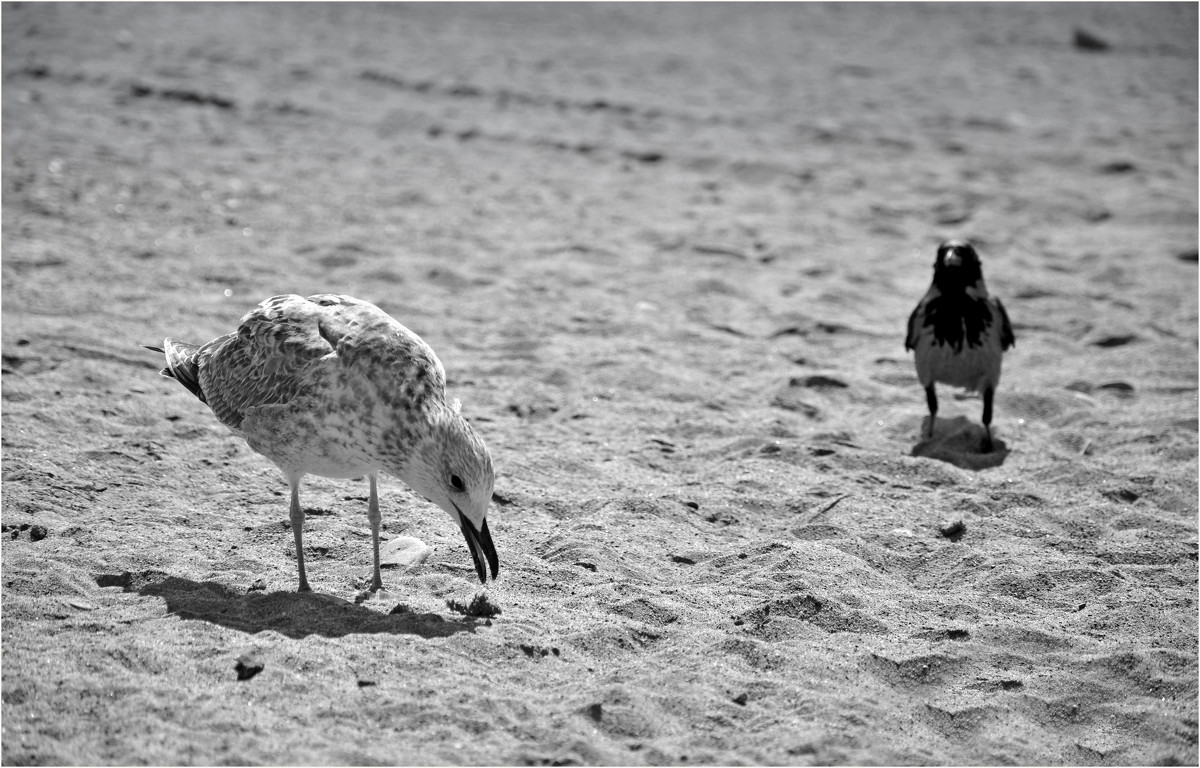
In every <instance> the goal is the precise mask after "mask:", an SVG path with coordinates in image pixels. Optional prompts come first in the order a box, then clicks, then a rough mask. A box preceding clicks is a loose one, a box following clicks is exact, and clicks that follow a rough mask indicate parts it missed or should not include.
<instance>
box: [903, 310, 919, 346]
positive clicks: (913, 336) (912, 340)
mask: <svg viewBox="0 0 1200 768" xmlns="http://www.w3.org/2000/svg"><path fill="white" fill-rule="evenodd" d="M920 314H921V305H920V304H918V305H917V308H916V309H914V310H913V311H912V314H911V315H909V316H908V336H907V337H905V339H904V349H906V350H909V349H916V348H917V316H918V315H920Z"/></svg>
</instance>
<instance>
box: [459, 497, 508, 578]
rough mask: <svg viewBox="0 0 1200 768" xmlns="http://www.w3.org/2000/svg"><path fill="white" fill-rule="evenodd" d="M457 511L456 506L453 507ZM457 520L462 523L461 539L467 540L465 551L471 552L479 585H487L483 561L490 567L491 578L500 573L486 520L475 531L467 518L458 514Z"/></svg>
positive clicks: (498, 561) (498, 560)
mask: <svg viewBox="0 0 1200 768" xmlns="http://www.w3.org/2000/svg"><path fill="white" fill-rule="evenodd" d="M455 508H456V509H457V506H456V507H455ZM458 519H459V520H460V521H461V522H462V532H463V538H465V539H466V540H467V549H469V550H471V559H472V560H474V561H475V573H477V574H479V583H481V584H486V583H487V568H486V567H485V566H484V561H485V560H486V561H487V565H488V566H491V569H492V578H493V579H495V578H496V575H497V574H498V573H499V572H500V558H499V557H498V556H497V555H496V545H495V544H493V543H492V534H491V533H489V532H488V526H487V520H484V521H483V525H481V526H479V530H478V531H476V530H475V527H474V526H472V525H471V521H470V520H468V519H467V516H466V515H464V514H462V513H461V512H459V514H458Z"/></svg>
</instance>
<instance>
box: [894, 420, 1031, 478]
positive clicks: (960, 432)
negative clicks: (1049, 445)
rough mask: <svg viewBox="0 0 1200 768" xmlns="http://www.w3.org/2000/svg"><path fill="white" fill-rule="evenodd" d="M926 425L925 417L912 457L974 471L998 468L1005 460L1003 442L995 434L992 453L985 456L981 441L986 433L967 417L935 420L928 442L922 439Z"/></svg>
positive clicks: (1006, 454)
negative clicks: (934, 460) (920, 436)
mask: <svg viewBox="0 0 1200 768" xmlns="http://www.w3.org/2000/svg"><path fill="white" fill-rule="evenodd" d="M928 425H929V417H928V416H926V417H925V419H924V420H923V421H922V422H921V435H922V438H921V440H920V441H918V442H917V444H916V445H914V446H913V449H912V455H913V456H924V457H925V458H927V459H937V460H938V461H944V462H946V463H947V464H953V465H954V466H956V467H962V468H963V469H976V470H978V469H990V468H991V467H998V466H1000V465H1001V464H1003V463H1004V460H1005V459H1006V458H1008V446H1006V445H1005V444H1004V441H1003V440H1001V439H1000V438H998V437H995V433H994V432H993V433H992V434H993V437H992V450H991V451H990V452H988V453H984V452H983V440H984V438H985V437H986V433H985V432H984V430H983V426H982V425H980V424H975V423H972V422H971V420H970V419H968V418H967V417H966V416H956V417H954V418H953V419H937V420H936V421H935V422H934V425H933V437H928V438H927V437H924V435H925V431H926V430H927V429H928Z"/></svg>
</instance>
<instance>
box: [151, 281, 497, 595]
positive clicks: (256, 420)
mask: <svg viewBox="0 0 1200 768" xmlns="http://www.w3.org/2000/svg"><path fill="white" fill-rule="evenodd" d="M146 349H149V350H151V351H154V352H162V353H163V354H165V355H166V367H165V368H163V369H162V370H161V371H159V373H160V374H161V375H162V376H165V377H167V378H171V379H175V380H176V381H178V382H179V383H180V384H182V385H183V386H184V387H186V388H187V389H188V391H190V392H191V393H192V394H193V395H195V396H196V397H198V398H200V401H201V402H202V403H205V404H207V405H208V407H209V408H211V409H212V412H213V413H214V414H216V417H217V419H219V420H220V422H221V423H222V424H224V425H225V426H227V427H229V429H230V430H232V431H233V432H234V433H235V434H237V435H239V436H241V437H243V438H245V440H246V442H247V443H248V444H249V445H250V447H251V448H252V449H253V450H254V451H256V452H258V453H260V454H262V455H263V456H266V457H267V458H268V459H270V460H271V461H273V462H275V464H276V466H278V467H279V468H280V469H281V470H282V471H283V474H284V477H286V478H287V481H288V483H290V484H291V489H292V499H291V523H292V532H293V533H294V534H295V537H296V565H297V567H298V569H299V572H300V589H299V591H300V592H310V591H312V590H311V588H310V587H309V584H308V578H307V576H306V575H305V571H304V546H303V535H304V531H303V529H304V510H303V509H301V508H300V480H301V479H302V478H303V477H304V476H305V475H306V474H313V475H319V476H321V477H333V478H357V477H362V476H364V475H365V476H366V477H367V478H368V480H369V481H370V489H371V495H370V499H369V501H368V502H367V519H368V520H369V521H370V523H371V546H372V549H373V550H374V556H375V569H374V574H373V578H372V581H371V591H372V592H374V591H377V590H380V589H382V588H383V580H382V578H381V577H380V575H379V523H380V519H381V515H380V512H379V495H378V492H377V490H376V479H377V477H378V475H379V472H380V471H383V472H387V473H388V474H390V475H393V476H395V477H398V478H400V479H401V480H403V481H404V482H405V483H407V484H408V485H409V486H410V487H411V488H412V489H413V490H414V491H416V492H417V493H418V494H420V495H421V496H423V497H424V498H425V499H427V500H428V501H431V502H433V503H434V504H437V505H438V506H439V507H441V508H442V509H443V510H445V511H446V512H447V513H448V514H449V515H450V519H451V520H453V521H454V524H455V525H457V526H459V528H460V529H461V530H462V533H463V536H464V538H466V540H467V548H468V550H469V551H470V553H471V558H472V560H474V564H475V572H476V573H477V574H478V576H479V581H480V582H481V583H485V584H486V583H487V571H486V570H485V567H484V562H485V561H486V563H487V565H488V566H490V567H491V573H492V578H493V579H495V578H496V576H497V574H498V572H499V570H500V561H499V558H498V557H497V555H496V547H495V545H494V544H493V543H492V535H491V533H489V531H488V525H487V511H488V502H489V501H490V500H491V497H492V490H493V484H494V478H495V476H494V472H493V469H492V458H491V455H490V454H489V453H488V449H487V446H485V445H484V443H483V440H482V439H481V438H480V437H479V435H478V434H477V433H476V432H475V430H474V429H473V428H472V427H471V425H470V424H469V423H467V421H466V419H464V418H463V416H462V413H461V412H460V405H459V402H458V400H453V401H452V402H449V403H447V401H446V372H445V369H444V368H442V363H441V361H439V360H438V358H437V355H435V354H434V352H433V349H432V348H430V346H429V345H428V344H426V343H425V342H424V341H423V340H422V339H421V338H420V337H419V336H417V334H415V333H413V332H412V331H410V330H409V329H408V328H405V327H404V326H403V325H401V324H400V323H399V322H397V321H396V320H395V319H393V318H392V317H390V316H389V315H388V314H387V313H385V312H384V311H383V310H381V309H379V308H378V307H376V306H375V305H374V304H371V303H369V302H366V301H362V300H360V299H355V298H352V297H350V296H339V295H334V294H319V295H316V296H309V297H308V298H302V297H300V296H295V295H287V296H273V297H271V298H269V299H266V300H265V301H263V302H262V303H261V304H259V305H258V306H257V307H255V308H254V309H252V310H250V311H249V312H248V313H246V315H245V316H244V317H243V318H242V320H241V324H240V325H239V326H238V329H237V331H236V332H235V333H230V334H227V335H225V336H221V337H219V338H216V339H213V340H212V341H210V342H208V343H207V344H202V345H199V346H197V345H195V344H189V343H187V342H183V341H179V340H178V339H172V338H168V339H166V340H165V341H164V342H163V346H162V347H161V348H160V347H146Z"/></svg>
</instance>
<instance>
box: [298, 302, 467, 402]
mask: <svg viewBox="0 0 1200 768" xmlns="http://www.w3.org/2000/svg"><path fill="white" fill-rule="evenodd" d="M308 301H309V302H312V303H313V304H314V305H315V306H317V307H320V309H321V312H320V315H319V320H318V327H319V333H320V335H321V338H322V339H324V340H325V341H326V342H327V343H328V344H329V345H330V346H331V347H332V348H333V349H334V350H336V352H337V356H338V359H339V360H340V361H341V364H342V365H343V366H345V367H346V368H347V369H349V370H350V371H353V372H354V373H357V374H358V375H359V376H361V377H363V378H365V379H367V380H368V381H370V382H371V383H372V384H374V385H375V387H377V391H378V393H379V395H380V397H381V398H382V399H383V400H384V401H385V402H391V403H393V404H396V405H397V406H399V405H400V404H408V407H412V406H413V405H414V404H417V403H421V402H423V401H425V400H426V399H427V398H433V399H435V400H438V401H440V400H442V399H444V397H445V392H446V371H445V369H444V368H443V367H442V363H441V361H440V360H438V357H437V355H436V354H434V352H433V349H432V348H431V347H430V346H429V345H428V344H426V343H425V342H424V341H423V340H422V339H421V337H420V336H418V335H417V334H415V333H413V332H412V331H411V330H409V329H408V328H406V327H404V326H403V325H401V324H400V323H399V322H397V321H396V320H395V319H394V318H392V317H391V316H390V315H388V314H387V313H386V312H384V311H383V310H381V309H379V307H376V306H375V305H374V304H371V303H369V302H365V301H360V300H359V299H354V298H351V297H349V296H337V295H333V294H320V295H317V296H309V297H308Z"/></svg>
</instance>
